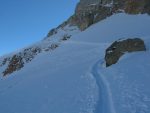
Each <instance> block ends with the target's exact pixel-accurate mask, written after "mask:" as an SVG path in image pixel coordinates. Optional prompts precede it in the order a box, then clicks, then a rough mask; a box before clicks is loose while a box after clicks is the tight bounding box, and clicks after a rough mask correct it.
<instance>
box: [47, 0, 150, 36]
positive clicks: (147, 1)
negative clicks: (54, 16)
mask: <svg viewBox="0 0 150 113" xmlns="http://www.w3.org/2000/svg"><path fill="white" fill-rule="evenodd" d="M120 12H125V13H128V14H140V13H147V14H150V0H80V2H79V3H78V4H77V6H76V9H75V14H74V15H72V16H71V17H70V18H69V19H68V20H67V21H65V22H64V23H63V24H61V25H60V26H58V27H57V28H56V29H52V30H51V31H50V32H49V33H48V35H47V37H49V36H51V35H53V34H55V33H56V32H57V29H58V28H61V27H64V26H65V25H67V24H69V25H72V26H74V25H75V26H78V27H79V29H80V30H81V31H83V30H85V29H86V28H88V27H89V26H90V25H92V24H94V23H96V22H98V21H101V20H103V19H105V18H107V17H109V16H111V15H112V14H114V13H120Z"/></svg>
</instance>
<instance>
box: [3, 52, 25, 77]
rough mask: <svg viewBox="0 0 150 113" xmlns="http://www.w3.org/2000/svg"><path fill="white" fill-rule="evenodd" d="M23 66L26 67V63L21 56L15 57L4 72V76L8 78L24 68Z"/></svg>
mask: <svg viewBox="0 0 150 113" xmlns="http://www.w3.org/2000/svg"><path fill="white" fill-rule="evenodd" d="M23 65H24V62H23V60H22V58H21V56H17V55H14V56H13V57H12V59H11V61H10V62H9V65H8V67H7V69H6V70H5V71H4V72H3V74H4V76H6V75H7V74H11V73H12V72H14V71H17V70H19V69H20V68H22V67H23Z"/></svg>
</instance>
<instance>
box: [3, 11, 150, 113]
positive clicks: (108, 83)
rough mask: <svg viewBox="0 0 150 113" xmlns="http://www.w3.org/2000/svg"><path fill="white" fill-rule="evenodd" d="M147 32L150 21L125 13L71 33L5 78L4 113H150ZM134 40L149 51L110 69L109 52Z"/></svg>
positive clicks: (122, 61) (149, 19)
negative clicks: (120, 42) (117, 44)
mask: <svg viewBox="0 0 150 113" xmlns="http://www.w3.org/2000/svg"><path fill="white" fill-rule="evenodd" d="M149 29H150V16H148V15H146V14H145V15H127V14H123V13H122V14H116V15H113V16H111V17H109V18H107V19H105V20H103V21H101V22H99V23H96V24H94V25H93V26H91V27H89V28H88V29H86V30H85V31H83V32H81V33H79V32H78V34H76V33H75V34H73V36H72V37H71V39H69V40H67V41H63V42H61V44H60V45H59V47H58V48H56V49H55V50H53V51H50V52H42V53H40V54H38V55H37V56H36V57H35V58H34V59H33V60H32V61H31V62H29V63H27V64H25V66H24V68H22V69H21V70H20V71H16V72H15V73H13V74H11V75H9V76H6V77H2V78H1V80H0V113H150V90H149V86H150V74H149V73H150V71H149V68H150V62H149V56H150V51H149V47H150V46H149V43H150V32H149ZM57 35H58V34H56V35H55V36H54V37H53V39H51V40H50V42H57V41H56V40H55V37H56V36H57ZM135 37H139V38H142V39H143V40H145V43H146V45H147V51H146V52H139V53H132V54H127V55H124V57H123V58H121V59H120V61H119V62H118V63H117V64H115V65H112V66H111V67H108V68H106V67H105V66H104V55H105V49H106V48H107V47H108V46H109V45H110V44H111V43H112V42H113V41H115V40H117V39H120V38H135ZM56 39H57V37H56ZM47 40H49V39H47ZM46 43H47V42H46ZM44 45H45V44H44ZM44 45H41V46H44ZM0 70H1V71H2V70H3V69H0Z"/></svg>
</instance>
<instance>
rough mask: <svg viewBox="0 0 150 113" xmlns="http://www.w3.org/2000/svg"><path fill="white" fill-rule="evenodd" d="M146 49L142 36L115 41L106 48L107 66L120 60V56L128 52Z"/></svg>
mask: <svg viewBox="0 0 150 113" xmlns="http://www.w3.org/2000/svg"><path fill="white" fill-rule="evenodd" d="M136 51H146V47H145V44H144V41H143V40H142V39H140V38H134V39H125V40H118V41H115V42H114V43H113V44H112V45H111V46H110V47H108V48H107V49H106V54H105V61H106V67H108V66H111V65H112V64H115V63H117V62H118V60H119V58H120V57H121V56H122V55H124V54H125V53H126V52H129V53H130V52H136Z"/></svg>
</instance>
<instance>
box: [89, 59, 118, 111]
mask: <svg viewBox="0 0 150 113" xmlns="http://www.w3.org/2000/svg"><path fill="white" fill-rule="evenodd" d="M100 64H101V60H99V61H98V62H96V63H95V65H94V66H93V67H92V71H91V73H92V74H93V76H94V78H95V80H96V83H97V86H98V88H99V89H98V90H99V92H98V93H99V99H98V101H97V105H96V109H95V111H94V113H116V112H115V109H114V106H113V102H112V95H111V91H110V88H109V84H108V82H107V81H106V80H105V78H104V76H103V74H102V73H101V72H99V71H100V66H99V65H100Z"/></svg>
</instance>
